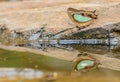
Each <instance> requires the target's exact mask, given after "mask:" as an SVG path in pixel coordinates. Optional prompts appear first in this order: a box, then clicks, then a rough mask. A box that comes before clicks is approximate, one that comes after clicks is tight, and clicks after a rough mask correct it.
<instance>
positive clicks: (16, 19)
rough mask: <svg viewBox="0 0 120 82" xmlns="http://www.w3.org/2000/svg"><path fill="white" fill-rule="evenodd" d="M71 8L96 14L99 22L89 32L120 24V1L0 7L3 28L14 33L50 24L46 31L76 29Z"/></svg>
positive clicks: (80, 0) (63, 1)
mask: <svg viewBox="0 0 120 82" xmlns="http://www.w3.org/2000/svg"><path fill="white" fill-rule="evenodd" d="M93 2H94V3H93ZM68 7H73V8H77V9H84V10H97V13H98V14H99V16H98V19H97V20H96V21H95V22H93V24H92V25H90V26H89V27H87V28H86V29H89V28H96V27H100V26H103V25H108V24H113V23H118V22H120V15H119V14H120V0H115V1H113V0H106V1H104V0H100V1H97V0H93V1H91V2H90V1H83V0H61V1H54V0H45V1H44V0H40V1H39V0H37V1H28V0H27V1H22V2H13V3H12V2H2V3H0V24H6V25H7V27H8V28H10V29H12V30H13V29H19V28H22V29H23V30H29V29H33V28H39V27H42V26H43V25H44V24H47V25H46V30H47V31H49V32H58V31H60V30H63V29H65V28H71V27H74V26H75V25H74V24H73V23H72V22H71V20H70V19H69V17H68V15H67V11H66V10H67V8H68ZM113 17H114V18H113Z"/></svg>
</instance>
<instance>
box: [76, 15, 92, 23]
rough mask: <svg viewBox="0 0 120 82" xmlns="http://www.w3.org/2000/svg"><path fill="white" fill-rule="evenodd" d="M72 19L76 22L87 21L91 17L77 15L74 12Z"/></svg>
mask: <svg viewBox="0 0 120 82" xmlns="http://www.w3.org/2000/svg"><path fill="white" fill-rule="evenodd" d="M74 19H75V20H76V21H78V22H88V21H89V20H91V18H89V17H85V16H82V15H78V14H74Z"/></svg>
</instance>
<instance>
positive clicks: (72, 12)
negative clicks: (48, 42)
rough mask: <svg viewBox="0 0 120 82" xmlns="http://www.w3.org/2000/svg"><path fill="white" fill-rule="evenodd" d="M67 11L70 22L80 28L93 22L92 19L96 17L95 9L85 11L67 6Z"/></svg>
mask: <svg viewBox="0 0 120 82" xmlns="http://www.w3.org/2000/svg"><path fill="white" fill-rule="evenodd" d="M67 12H68V16H69V17H70V19H71V20H72V22H73V23H74V24H75V25H76V26H78V27H80V28H83V27H86V26H89V25H90V24H91V23H93V22H94V19H97V15H96V14H95V11H85V10H77V9H74V8H68V10H67Z"/></svg>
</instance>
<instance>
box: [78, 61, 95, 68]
mask: <svg viewBox="0 0 120 82" xmlns="http://www.w3.org/2000/svg"><path fill="white" fill-rule="evenodd" d="M92 66H94V61H92V60H83V61H81V62H79V63H78V64H77V70H82V69H85V67H92Z"/></svg>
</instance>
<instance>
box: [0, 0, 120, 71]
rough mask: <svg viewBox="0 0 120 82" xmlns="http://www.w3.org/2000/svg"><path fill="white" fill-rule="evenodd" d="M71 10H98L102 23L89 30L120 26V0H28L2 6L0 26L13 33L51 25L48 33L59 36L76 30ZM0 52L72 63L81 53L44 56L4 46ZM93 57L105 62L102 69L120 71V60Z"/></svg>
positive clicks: (56, 52) (6, 3)
mask: <svg viewBox="0 0 120 82" xmlns="http://www.w3.org/2000/svg"><path fill="white" fill-rule="evenodd" d="M68 7H73V8H77V9H84V10H95V9H96V10H97V13H98V14H99V16H98V19H97V20H96V21H95V22H93V24H92V25H90V26H89V27H87V28H86V29H91V28H97V27H104V25H109V24H114V23H118V22H120V0H105V1H104V0H99V1H98V0H92V1H90V0H86V1H84V0H59V1H55V0H41V1H38V0H35V1H33V0H32V1H28V0H25V1H23V2H13V3H12V2H1V3H0V24H5V25H6V26H7V27H8V28H9V29H11V30H13V29H19V28H21V29H23V30H29V29H33V28H39V27H42V26H43V25H44V24H47V25H46V30H47V31H49V32H54V33H55V32H58V31H60V30H63V29H65V28H71V27H74V26H75V25H74V24H73V23H72V22H71V20H70V19H69V17H68V15H67V12H66V10H67V8H68ZM86 29H85V30H86ZM0 48H4V49H8V50H17V51H28V52H32V53H37V54H43V55H48V56H52V57H56V58H61V59H65V60H70V61H71V60H73V59H74V58H75V57H76V56H77V54H78V53H79V52H78V51H73V52H70V51H65V50H64V51H63V50H61V49H57V50H54V49H52V50H51V49H49V50H48V51H47V52H44V51H41V50H35V49H32V50H31V49H28V48H22V47H13V46H10V47H8V46H3V45H0ZM58 52H59V54H58ZM63 52H64V53H63ZM92 55H93V56H94V57H96V58H97V59H98V60H100V62H102V64H103V65H102V67H105V68H109V69H114V70H118V71H120V60H118V59H115V58H109V57H105V56H99V55H94V54H92ZM106 60H107V62H106ZM105 62H106V63H105ZM111 63H112V64H111ZM112 65H114V66H112Z"/></svg>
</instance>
